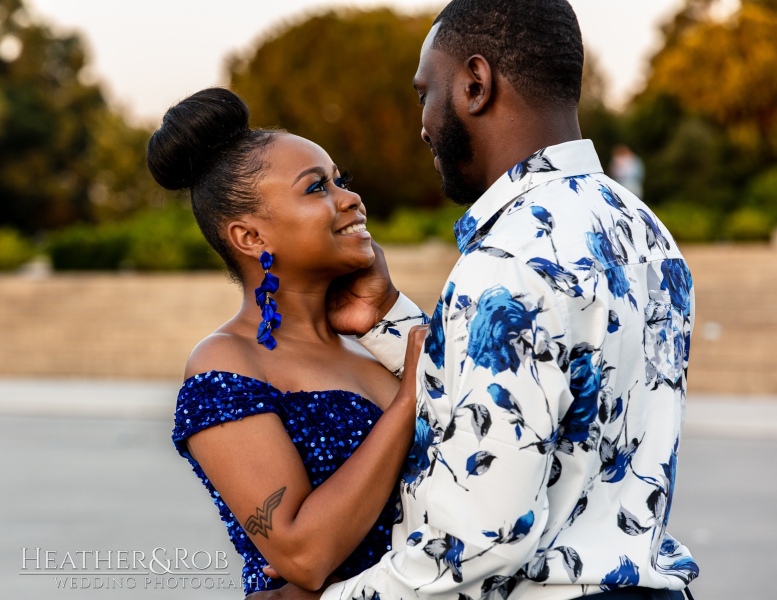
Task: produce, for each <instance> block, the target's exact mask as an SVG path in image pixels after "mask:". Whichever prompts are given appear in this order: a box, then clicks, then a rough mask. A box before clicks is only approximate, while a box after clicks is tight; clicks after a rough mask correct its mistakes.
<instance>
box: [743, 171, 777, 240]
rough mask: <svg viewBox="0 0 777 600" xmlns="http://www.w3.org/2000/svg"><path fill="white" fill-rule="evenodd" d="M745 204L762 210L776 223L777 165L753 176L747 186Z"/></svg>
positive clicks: (772, 223)
mask: <svg viewBox="0 0 777 600" xmlns="http://www.w3.org/2000/svg"><path fill="white" fill-rule="evenodd" d="M746 202H747V206H748V207H751V208H755V209H759V210H761V211H762V212H764V213H765V214H766V215H767V216H768V218H769V220H770V223H771V225H772V226H776V225H777V167H775V168H772V169H769V170H768V171H765V172H764V173H761V174H760V175H758V176H757V177H755V178H754V179H753V180H752V181H751V182H750V185H749V186H748V187H747V194H746Z"/></svg>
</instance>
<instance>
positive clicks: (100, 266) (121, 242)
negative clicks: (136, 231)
mask: <svg viewBox="0 0 777 600" xmlns="http://www.w3.org/2000/svg"><path fill="white" fill-rule="evenodd" d="M131 244H132V240H131V239H130V236H129V234H128V232H127V230H126V228H125V227H124V226H123V225H116V224H110V225H101V226H98V227H93V226H90V225H74V226H73V227H68V228H67V229H64V230H62V231H60V232H57V233H55V234H52V236H51V237H50V239H49V243H48V247H47V251H48V254H49V256H50V257H51V265H52V266H53V267H54V269H56V270H58V271H112V270H116V269H118V268H120V267H121V266H123V263H124V262H125V261H126V258H127V253H128V251H129V248H130V246H131Z"/></svg>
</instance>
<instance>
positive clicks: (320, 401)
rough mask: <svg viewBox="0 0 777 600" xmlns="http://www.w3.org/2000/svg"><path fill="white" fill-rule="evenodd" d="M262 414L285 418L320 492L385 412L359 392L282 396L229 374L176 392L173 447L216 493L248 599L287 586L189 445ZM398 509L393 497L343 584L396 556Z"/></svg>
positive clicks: (202, 378) (348, 563) (192, 381)
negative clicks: (271, 573) (389, 554)
mask: <svg viewBox="0 0 777 600" xmlns="http://www.w3.org/2000/svg"><path fill="white" fill-rule="evenodd" d="M262 413H275V414H276V415H278V417H279V418H280V419H281V421H282V422H283V424H284V426H285V428H286V431H287V432H288V434H289V436H290V437H291V440H292V442H293V443H294V445H295V446H296V447H297V451H298V452H299V454H300V456H301V457H302V462H303V463H304V465H305V469H306V470H307V473H308V477H309V478H310V483H311V484H312V486H313V488H314V489H315V488H316V487H318V486H319V485H321V484H322V483H323V482H324V481H326V480H327V478H329V476H330V475H332V473H334V472H335V470H336V469H337V468H338V467H339V466H340V465H342V464H343V463H344V462H345V461H346V459H347V458H348V457H349V456H351V454H353V452H354V450H356V448H357V447H358V446H359V444H360V443H361V442H362V441H363V440H364V438H365V437H366V436H367V434H368V433H369V432H370V430H371V429H372V427H373V425H374V424H375V422H376V421H377V420H378V418H379V417H380V415H381V414H382V411H381V410H380V408H378V407H377V406H375V405H374V404H373V403H372V402H370V401H369V400H367V399H365V398H363V397H361V396H360V395H358V394H354V393H353V392H347V391H342V390H330V391H323V392H286V393H284V392H281V391H279V390H278V389H276V388H274V387H273V386H272V385H270V384H269V383H265V382H263V381H259V380H258V379H253V378H251V377H246V376H244V375H237V374H235V373H226V372H223V371H210V372H208V373H203V374H200V375H195V376H194V377H191V378H189V379H187V380H186V381H185V382H184V384H183V387H181V391H180V392H179V393H178V405H177V407H176V410H175V428H174V429H173V442H174V443H175V446H176V448H177V449H178V452H179V453H180V454H181V455H182V456H184V457H185V458H187V459H188V460H189V462H190V463H191V465H192V468H193V469H194V472H195V473H196V474H197V476H198V477H199V478H200V479H201V480H202V483H203V484H204V485H205V487H206V488H207V489H208V491H209V492H210V495H211V497H212V498H213V502H214V503H215V504H216V507H217V508H218V510H219V513H220V515H221V520H222V521H224V523H226V525H227V531H228V532H229V537H230V539H231V540H232V543H233V544H234V545H235V549H236V550H237V551H238V553H239V554H240V555H241V556H242V557H243V559H244V560H245V565H244V567H243V586H244V589H245V592H246V594H248V593H250V592H256V591H259V590H270V589H276V588H278V587H281V586H282V585H283V584H284V583H286V582H285V581H284V580H283V579H269V578H268V577H265V576H264V574H263V573H262V567H264V566H266V565H267V561H266V560H264V557H263V556H262V555H261V554H259V551H258V550H257V549H256V546H254V544H253V543H252V542H251V540H250V539H249V537H248V536H247V535H246V533H245V532H244V531H243V528H242V527H241V525H240V523H238V521H237V519H236V518H235V517H234V515H233V514H232V513H231V512H230V510H229V507H228V506H227V505H226V504H225V503H224V501H223V500H222V499H221V497H220V496H219V493H218V492H217V491H216V490H215V489H214V488H213V485H211V483H210V481H209V480H208V478H207V477H206V475H205V473H204V472H203V471H202V469H201V468H200V466H199V464H197V462H196V461H195V460H194V459H193V458H192V456H191V455H190V454H189V452H188V450H187V448H186V439H187V438H188V437H190V436H191V435H193V434H195V433H197V432H198V431H202V430H203V429H207V428H208V427H212V426H213V425H217V424H219V423H225V422H227V421H237V420H240V419H242V418H244V417H248V416H251V415H258V414H262ZM396 502H397V497H396V496H395V497H392V498H389V501H388V502H387V504H386V507H385V508H384V509H383V512H382V513H381V515H380V517H379V519H378V521H377V522H376V523H375V525H374V526H373V528H372V530H371V531H370V532H369V533H368V534H367V537H366V538H365V539H364V540H363V541H362V543H361V544H360V545H359V546H358V547H357V548H356V550H355V551H354V552H353V554H351V555H350V556H349V557H348V558H347V559H346V560H345V562H343V564H342V565H341V566H340V567H339V568H338V570H337V571H335V575H337V576H338V577H340V578H342V579H348V578H349V577H352V576H354V575H357V574H358V573H360V572H362V571H363V570H365V569H367V568H368V567H371V566H372V565H373V564H375V563H376V562H378V560H379V559H380V557H381V556H383V554H384V553H385V552H386V551H387V550H390V549H391V526H392V522H393V517H394V513H395V506H396Z"/></svg>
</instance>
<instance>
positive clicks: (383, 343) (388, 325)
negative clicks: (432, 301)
mask: <svg viewBox="0 0 777 600" xmlns="http://www.w3.org/2000/svg"><path fill="white" fill-rule="evenodd" d="M428 322H429V317H428V316H427V315H426V313H425V312H424V311H422V310H421V309H420V308H418V306H416V304H415V302H413V301H412V300H411V299H410V298H408V297H407V296H405V295H404V294H403V293H401V292H400V293H399V298H397V301H396V302H395V303H394V306H392V307H391V310H389V311H388V313H387V314H386V316H385V317H383V319H382V320H381V321H379V322H378V324H377V325H375V327H373V328H372V329H371V330H370V331H368V332H367V333H365V334H364V335H363V336H361V337H360V338H358V340H359V343H360V344H361V345H362V346H364V348H366V349H367V350H368V351H369V352H370V354H372V355H373V356H374V357H375V358H377V359H378V360H379V361H380V362H381V363H383V366H384V367H386V368H387V369H388V370H389V371H391V372H392V373H394V374H395V375H397V376H398V377H402V372H403V370H404V368H405V347H406V346H407V334H408V332H409V331H410V329H412V327H413V326H414V325H423V324H425V323H428Z"/></svg>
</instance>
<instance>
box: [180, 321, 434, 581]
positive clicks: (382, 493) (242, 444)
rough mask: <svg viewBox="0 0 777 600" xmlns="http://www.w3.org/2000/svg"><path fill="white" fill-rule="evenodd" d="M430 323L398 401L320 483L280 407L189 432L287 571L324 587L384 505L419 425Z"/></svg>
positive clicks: (212, 474) (416, 337)
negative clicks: (420, 369)
mask: <svg viewBox="0 0 777 600" xmlns="http://www.w3.org/2000/svg"><path fill="white" fill-rule="evenodd" d="M425 333H426V329H425V328H418V329H417V330H416V331H414V332H413V333H412V334H411V336H410V340H409V343H408V350H407V355H406V369H407V371H406V372H407V373H408V377H406V378H405V380H404V381H403V382H402V384H401V385H400V388H399V391H398V392H397V395H396V397H395V398H394V401H393V402H392V403H391V405H390V406H389V407H388V408H387V409H386V410H385V412H384V413H383V415H382V416H381V417H380V419H378V421H377V423H376V424H375V426H374V427H373V429H372V431H371V432H370V433H369V435H368V436H367V437H366V438H365V440H364V442H362V444H361V445H360V446H359V447H358V448H357V450H356V451H355V452H354V453H353V455H352V456H351V457H350V458H349V459H348V460H346V461H345V463H344V464H343V465H342V466H341V467H340V468H339V469H338V470H337V471H336V472H335V473H334V474H333V475H332V476H331V477H330V478H329V479H327V481H325V482H324V483H323V484H321V485H320V486H319V487H318V488H316V489H315V490H312V488H311V485H310V481H309V479H308V476H307V473H306V471H305V468H304V465H303V463H302V460H301V458H300V456H299V453H298V452H297V449H296V447H295V446H294V444H293V443H292V441H291V439H290V438H289V436H288V434H287V433H286V431H285V429H284V427H283V424H282V423H281V421H280V419H279V418H278V417H277V416H276V415H273V414H265V415H256V416H252V417H248V418H245V419H243V420H242V421H234V422H229V423H224V424H221V425H218V426H214V427H211V428H209V429H206V430H204V431H201V432H199V433H197V434H195V435H193V436H192V437H191V438H190V439H189V450H190V452H191V453H192V455H193V456H194V458H195V459H196V460H197V462H198V463H199V464H200V466H201V467H202V469H203V471H204V472H205V474H206V475H207V476H208V478H209V479H210V481H211V483H212V484H213V486H214V487H215V488H216V489H217V490H218V492H219V493H220V494H221V497H222V498H223V499H224V501H225V502H226V504H227V506H229V507H230V510H231V511H232V513H233V514H234V515H235V517H236V518H237V519H238V521H239V522H240V523H241V524H242V525H243V528H244V529H245V531H246V532H247V534H248V535H249V537H250V538H251V540H252V541H253V543H254V544H255V545H256V547H257V548H258V549H259V551H260V552H261V553H262V555H263V556H264V557H265V558H266V559H267V561H268V562H269V563H270V564H271V565H272V566H273V568H274V569H275V570H276V571H277V572H278V573H279V574H280V575H281V576H282V577H283V578H284V579H286V580H287V581H290V582H292V583H295V584H297V585H299V586H300V587H303V588H305V589H308V590H316V589H318V588H320V587H321V586H322V585H323V583H324V581H325V580H326V578H327V577H328V576H329V575H330V574H331V573H332V571H334V570H335V569H336V568H337V567H338V566H339V565H340V564H341V563H342V561H343V560H344V559H345V558H347V557H348V555H350V554H351V552H353V551H354V549H355V548H356V547H357V546H358V545H359V543H360V542H361V540H362V539H363V538H364V537H365V535H366V534H367V533H368V532H369V530H370V528H371V527H372V526H373V524H374V523H375V521H376V520H377V518H378V516H379V515H380V513H381V511H382V510H383V508H384V507H385V504H386V501H387V500H388V498H389V496H390V495H391V492H392V491H393V489H394V486H395V484H396V481H397V478H398V476H399V472H400V469H401V467H402V464H403V463H404V460H405V457H406V456H407V452H408V450H409V448H410V444H411V443H412V439H413V433H414V431H415V427H414V423H415V406H416V390H415V377H414V376H413V375H414V374H415V365H416V364H417V360H418V353H419V352H420V347H421V343H422V341H423V338H424V335H425ZM411 374H413V375H411Z"/></svg>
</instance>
